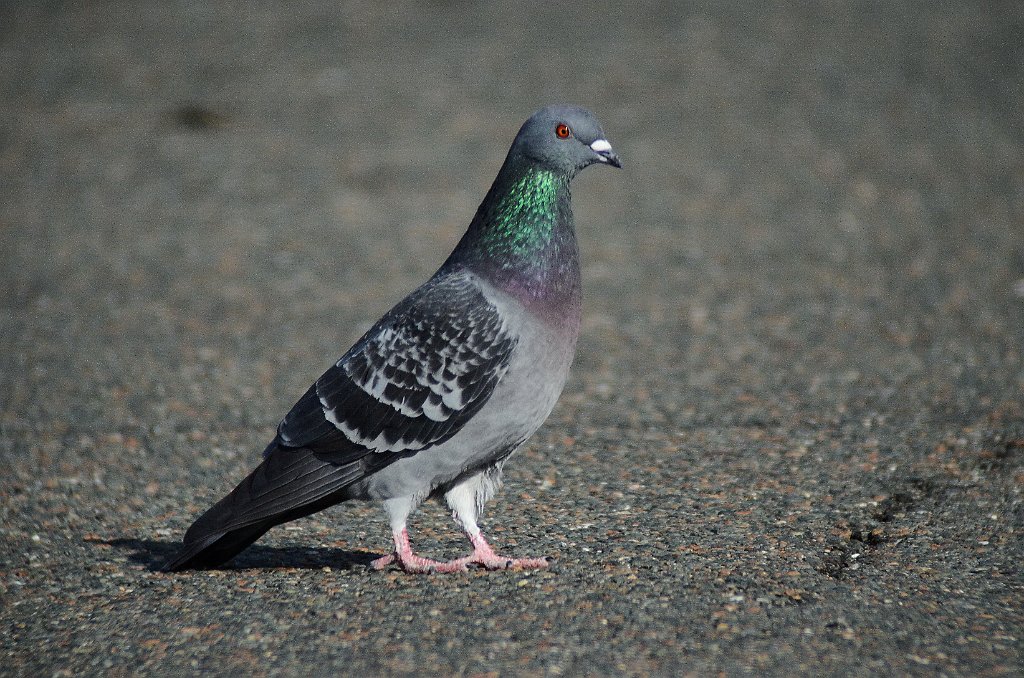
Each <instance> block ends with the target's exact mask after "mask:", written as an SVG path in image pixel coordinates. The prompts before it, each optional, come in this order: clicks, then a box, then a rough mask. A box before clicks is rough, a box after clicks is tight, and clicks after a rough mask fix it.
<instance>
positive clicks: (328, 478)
mask: <svg viewBox="0 0 1024 678" xmlns="http://www.w3.org/2000/svg"><path fill="white" fill-rule="evenodd" d="M365 474H366V465H365V464H364V463H363V462H362V460H360V459H356V460H352V461H349V462H347V463H343V464H333V463H331V462H329V461H324V460H323V459H321V458H319V457H318V456H317V455H316V454H315V453H314V452H313V451H312V450H307V449H289V450H281V449H277V450H274V451H272V452H271V454H269V455H268V456H267V457H266V459H264V460H263V463H262V464H260V465H259V466H258V467H256V469H255V470H254V471H253V472H252V473H250V474H249V475H248V477H246V479H245V480H243V481H242V482H241V483H239V484H238V487H236V488H235V489H233V490H232V491H231V493H230V494H228V495H227V496H226V497H224V498H223V499H221V500H220V501H219V502H217V503H216V504H214V505H213V507H212V508H210V509H209V510H208V511H206V513H204V514H203V515H201V516H200V517H199V518H198V519H197V520H196V521H195V523H193V525H192V527H190V528H189V529H188V531H187V532H186V533H185V539H184V544H183V545H182V548H181V550H180V551H179V552H178V553H177V554H176V555H175V556H174V558H172V559H171V560H169V561H168V562H167V564H166V565H164V570H165V571H167V572H177V571H179V570H188V569H199V568H208V567H216V566H217V565H220V564H222V563H224V562H226V561H228V560H230V559H231V558H233V557H234V556H235V555H237V554H238V553H239V552H241V551H242V550H243V549H245V548H246V547H247V546H249V545H250V544H252V543H253V542H255V541H256V540H257V539H259V538H260V537H262V536H263V535H264V534H265V533H266V532H267V530H269V529H270V528H272V527H274V526H275V525H280V524H281V523H286V522H288V521H290V520H295V519H297V518H302V517H304V516H308V515H310V514H312V513H316V512H317V511H320V510H323V509H325V508H327V507H328V506H332V505H334V504H337V503H339V502H341V501H344V500H345V499H346V498H347V497H346V494H345V490H346V489H347V488H348V487H349V486H350V485H351V484H352V483H354V482H356V481H357V480H359V479H361V478H362V477H363V476H364V475H365Z"/></svg>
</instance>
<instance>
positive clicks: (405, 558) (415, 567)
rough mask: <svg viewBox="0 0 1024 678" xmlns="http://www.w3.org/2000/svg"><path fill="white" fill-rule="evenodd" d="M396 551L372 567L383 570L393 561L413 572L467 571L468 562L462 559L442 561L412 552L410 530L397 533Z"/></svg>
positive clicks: (374, 563) (377, 560) (378, 560)
mask: <svg viewBox="0 0 1024 678" xmlns="http://www.w3.org/2000/svg"><path fill="white" fill-rule="evenodd" d="M394 536H395V551H394V553H391V554H389V555H386V556H384V557H382V558H377V559H376V560H374V561H373V562H372V563H370V567H372V568H373V569H375V570H383V569H384V568H386V567H387V566H388V565H391V564H392V563H397V564H398V566H399V567H400V568H402V570H404V571H405V572H409V573H412V574H430V573H431V572H438V573H450V572H465V571H466V569H467V568H466V564H465V563H463V562H462V561H461V560H449V561H447V562H441V561H439V560H431V559H430V558H424V557H423V556H418V555H416V554H415V553H413V552H412V545H410V544H409V532H408V530H402V531H401V532H396V533H395V535H394Z"/></svg>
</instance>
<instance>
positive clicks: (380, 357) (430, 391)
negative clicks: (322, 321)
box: [276, 271, 516, 462]
mask: <svg viewBox="0 0 1024 678" xmlns="http://www.w3.org/2000/svg"><path fill="white" fill-rule="evenodd" d="M515 345H516V339H515V337H514V336H513V335H512V334H511V333H510V332H509V330H508V329H507V328H506V327H505V324H504V322H503V320H502V317H501V315H500V313H499V312H498V310H497V308H495V307H494V305H493V304H491V303H490V302H489V301H488V300H487V298H486V297H485V296H484V294H483V292H482V291H481V289H480V287H479V285H478V284H477V283H476V281H475V280H474V279H473V277H471V275H470V274H469V273H466V272H464V271H456V272H453V273H450V274H448V275H443V276H437V277H435V278H433V279H431V280H430V281H429V282H427V283H426V284H425V285H423V286H422V287H420V288H419V289H417V290H416V291H415V292H413V293H412V294H410V295H409V296H408V297H406V299H405V300H403V301H402V302H401V303H399V304H398V305H397V306H396V307H395V308H393V309H392V310H391V311H390V312H389V313H388V314H387V315H385V316H384V317H383V318H381V320H380V321H378V322H377V324H376V325H374V327H373V328H372V329H371V330H370V331H369V332H367V333H366V335H364V336H363V338H362V339H360V340H359V341H358V342H356V344H355V345H354V346H353V347H352V348H351V349H350V350H349V351H348V353H346V354H345V355H344V356H343V357H342V358H341V359H340V360H339V361H338V362H337V363H336V364H335V365H334V366H333V367H331V368H330V369H329V370H327V372H325V373H324V374H323V376H321V377H320V378H319V379H318V380H317V381H316V383H315V384H314V385H313V386H312V387H310V389H309V390H308V391H307V392H306V394H305V395H304V396H303V397H302V399H300V400H299V402H298V403H296V404H295V407H293V408H292V410H291V412H289V413H288V415H287V416H286V417H285V418H284V421H282V422H281V425H280V426H279V427H278V438H277V441H276V442H278V444H279V445H281V446H283V447H285V448H288V447H292V448H297V447H302V448H309V449H312V450H314V451H316V452H318V453H322V454H326V455H330V456H331V458H332V461H335V462H346V461H350V460H354V459H357V458H361V457H364V456H366V455H367V454H368V453H370V452H381V453H390V454H387V455H383V457H386V458H388V459H393V458H396V457H397V456H405V455H408V454H412V453H415V452H418V451H420V450H424V449H426V448H428V447H432V446H434V445H439V444H440V443H443V442H444V441H446V440H448V439H449V438H451V437H452V436H453V435H455V434H456V433H458V431H459V430H460V429H461V428H462V427H463V426H465V424H466V422H467V421H469V420H470V419H471V418H472V417H473V415H474V414H476V413H477V412H478V411H479V410H480V408H481V407H483V405H484V403H486V402H487V400H488V399H489V398H490V397H491V394H492V393H493V392H494V387H495V386H496V385H497V383H498V382H499V381H500V380H501V378H502V376H504V374H505V372H506V371H507V370H508V366H509V362H510V360H511V356H512V352H513V350H514V348H515ZM383 457H382V459H381V460H382V461H383Z"/></svg>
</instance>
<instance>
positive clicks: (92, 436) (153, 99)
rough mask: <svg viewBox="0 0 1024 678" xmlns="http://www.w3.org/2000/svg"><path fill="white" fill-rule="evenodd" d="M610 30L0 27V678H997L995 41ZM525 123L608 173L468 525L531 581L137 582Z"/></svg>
mask: <svg viewBox="0 0 1024 678" xmlns="http://www.w3.org/2000/svg"><path fill="white" fill-rule="evenodd" d="M625 5H626V4H625V3H588V4H587V5H586V6H585V7H584V6H582V5H581V6H570V5H566V4H564V3H552V2H546V3H545V2H537V3H517V4H500V5H499V4H495V5H493V6H492V5H484V4H482V3H470V2H428V3H420V4H417V5H412V4H410V5H409V6H407V7H397V6H391V5H384V6H380V5H376V4H373V3H360V2H314V1H312V0H304V1H303V0H300V1H298V2H291V3H287V4H285V3H276V2H257V3H200V2H185V1H170V2H161V3H129V2H107V3H99V2H89V3H17V2H10V3H4V4H3V5H2V6H0V61H2V63H3V68H2V69H0V326H2V330H0V469H2V473H0V502H2V503H0V569H2V571H0V673H2V674H4V675H32V676H36V675H40V676H61V675H67V676H70V675H81V674H93V675H95V674H104V675H128V674H135V673H138V672H142V673H147V674H161V675H182V674H187V673H195V672H202V673H209V674H218V675H268V674H280V675H310V674H313V675H318V674H319V675H327V674H342V675H380V674H411V673H424V672H426V673H430V672H434V673H439V674H442V675H450V674H458V675H476V676H487V675H538V674H545V675H548V674H550V675H557V674H570V675H611V674H622V675H668V674H678V673H690V674H693V675H708V674H712V673H717V672H721V673H724V674H726V675H744V674H757V675H792V674H794V673H799V674H828V675H880V674H881V675H885V674H900V675H905V674H911V675H947V676H956V675H983V676H1001V675H1019V672H1020V671H1021V664H1022V638H1024V575H1022V573H1021V565H1020V564H1021V561H1022V552H1024V548H1022V541H1021V534H1022V529H1024V527H1022V526H1024V503H1022V488H1024V376H1022V375H1024V366H1022V360H1024V358H1022V351H1024V282H1022V280H1024V226H1022V224H1024V159H1022V158H1024V133H1022V129H1024V126H1022V124H1021V121H1022V120H1024V96H1022V94H1021V92H1022V91H1024V87H1022V82H1021V81H1022V73H1024V52H1022V48H1021V44H1022V40H1021V35H1022V34H1024V10H1022V9H1021V7H1022V5H1021V4H1020V3H1015V2H984V3H982V2H977V3H969V2H967V3H955V2H936V3H904V2H878V3H873V2H852V3H840V2H823V3H815V4H811V3H794V4H771V3H761V2H741V3H714V4H686V5H682V4H680V5H673V4H671V3H643V4H636V3H629V4H628V5H629V6H628V7H627V6H625ZM560 101H564V102H574V103H579V104H583V105H586V106H588V107H590V108H592V109H593V110H595V111H596V112H597V113H598V115H599V116H600V118H601V119H602V121H603V122H604V125H605V128H606V130H607V132H608V135H609V138H610V139H611V140H612V142H613V143H614V144H615V146H616V148H617V150H618V151H619V153H620V155H621V156H622V158H623V160H624V162H625V163H626V169H625V170H624V171H622V172H618V173H616V172H610V171H609V172H599V171H591V172H588V173H586V174H584V175H583V176H582V177H581V178H580V179H579V180H578V181H577V183H576V187H575V201H576V214H577V221H578V225H579V231H580V240H581V245H582V250H583V258H584V266H585V269H584V282H585V294H586V301H585V313H584V315H585V318H584V331H583V337H582V339H581V342H580V347H579V354H578V357H577V361H576V365H575V367H574V371H573V375H572V377H571V379H570V382H569V384H568V386H567V388H566V392H565V394H564V395H563V397H562V400H561V401H560V403H559V405H558V406H557V408H556V410H555V412H554V414H553V415H552V417H551V419H550V420H549V422H548V423H547V424H546V425H545V426H544V427H543V428H542V429H541V431H540V432H539V433H538V434H537V435H536V436H535V437H534V438H533V439H532V440H531V441H530V443H529V444H528V446H527V447H526V448H525V449H524V451H523V452H522V453H521V454H520V455H519V456H518V458H516V459H515V460H514V461H513V463H511V464H510V466H509V467H508V473H507V484H506V487H505V489H504V490H503V492H502V493H501V495H500V496H499V498H498V499H497V500H496V501H495V502H493V503H492V505H491V507H490V508H489V510H488V512H487V514H486V516H485V527H486V529H488V531H489V534H490V536H491V537H492V538H493V541H494V542H495V543H496V544H497V545H500V546H501V547H503V548H505V549H506V550H507V551H509V552H511V553H512V554H514V555H542V554H547V555H552V556H555V557H557V559H558V561H557V563H556V565H555V566H554V567H553V568H552V569H551V570H550V571H546V572H541V573H531V574H523V573H500V572H499V573H486V572H473V573H469V574H466V575H460V576H449V577H441V576H426V577H423V576H420V577H417V576H407V575H404V574H401V573H398V572H387V573H373V572H369V571H367V569H366V567H365V566H366V563H367V562H368V561H369V560H370V559H371V558H372V557H374V556H376V555H379V554H381V553H384V552H385V551H386V550H387V549H388V548H389V543H388V530H387V525H386V522H385V520H384V519H383V516H382V514H381V513H380V512H379V511H378V510H377V509H376V508H375V507H372V506H363V505H348V506H342V507H337V508H335V509H332V510H329V511H327V512H325V513H322V514H319V515H317V516H315V517H312V518H310V519H306V520H303V521H299V522H296V523H293V524H292V525H289V526H288V527H286V528H279V529H277V530H274V531H273V532H272V533H270V534H269V535H267V536H266V537H265V538H264V539H263V540H261V541H260V542H259V543H258V544H257V545H256V546H255V547H253V548H252V549H250V550H249V551H247V552H246V553H244V554H243V555H242V556H241V557H239V558H238V559H237V560H236V561H235V562H234V563H233V565H232V567H231V568H229V569H226V570H222V571H213V572H200V573H187V574H182V575H173V576H172V575H166V574H162V573H159V572H157V571H156V568H157V566H158V565H159V564H160V563H161V562H162V560H163V559H164V558H166V557H167V556H168V555H169V554H170V553H171V552H172V551H173V550H174V549H175V547H176V544H177V542H178V540H179V539H180V537H181V534H182V532H183V530H184V528H185V527H187V525H188V524H189V523H190V522H191V519H192V518H193V517H194V516H195V515H196V513H197V512H198V511H200V510H202V509H203V508H205V507H206V506H208V505H209V503H211V502H212V501H213V500H215V499H217V498H218V497H219V496H221V495H222V494H223V493H224V492H225V491H226V490H227V489H229V488H230V487H231V486H232V485H233V483H234V482H236V481H237V480H238V479H240V478H241V477H242V475H243V474H244V473H246V472H247V471H248V469H250V468H251V466H252V465H253V463H254V461H255V459H256V458H257V457H258V455H259V452H260V450H261V449H262V447H263V445H264V444H265V443H266V441H267V440H268V439H269V437H270V436H271V435H272V432H273V430H274V426H275V425H276V423H277V421H278V420H279V418H280V417H281V416H282V415H283V414H284V413H285V411H287V409H288V407H289V406H290V405H291V404H292V402H293V401H294V400H295V399H296V398H297V397H298V396H299V395H301V393H302V392H303V390H304V389H305V388H306V387H307V386H308V384H309V383H310V381H311V380H312V379H314V378H315V377H316V376H317V375H318V374H319V373H320V372H321V371H322V369H323V368H325V367H326V366H327V365H328V364H329V363H330V362H331V361H333V360H334V359H335V358H336V357H337V356H338V355H340V354H341V352H342V351H343V350H344V349H345V348H347V347H348V346H349V344H350V342H351V341H352V340H353V339H355V338H356V337H357V336H358V335H359V334H360V332H361V331H362V330H363V329H365V327H366V326H367V323H369V322H371V321H373V320H374V319H376V318H377V317H378V316H379V315H380V314H381V313H382V312H383V311H384V310H386V309H387V308H388V307H389V306H390V304H391V303H393V302H394V301H396V300H397V299H399V298H400V297H401V296H402V295H404V294H405V293H406V292H408V291H409V290H410V289H411V288H412V287H414V286H415V285H416V284H418V283H419V282H420V281H422V280H423V279H425V277H426V276H428V275H429V274H430V273H431V272H432V271H433V270H434V268H435V267H436V266H437V265H438V264H439V263H440V262H441V261H442V259H443V257H444V256H445V255H446V254H447V252H448V251H449V249H450V248H451V246H452V245H453V244H454V242H455V240H456V239H457V238H458V236H459V235H460V234H461V231H462V229H463V228H464V227H465V225H466V224H467V223H468V221H469V219H470V217H471V215H472V212H473V210H474V208H475V206H476V204H477V202H478V201H479V200H480V198H481V197H482V196H483V193H484V191H485V190H486V188H487V186H488V184H489V182H490V180H491V178H492V177H493V175H494V173H495V171H496V169H497V167H498V165H499V163H500V161H501V159H502V157H503V154H504V152H505V149H506V148H507V145H508V143H509V142H510V140H511V138H512V136H513V134H514V133H515V130H516V128H517V126H518V125H519V123H520V122H521V121H522V119H524V118H525V116H526V115H528V114H529V113H530V112H531V111H532V110H534V109H535V108H537V107H539V106H540V105H542V104H545V103H552V102H560ZM413 536H414V539H415V540H416V542H415V543H417V544H418V546H419V547H420V548H422V549H423V550H424V551H425V552H426V553H427V554H429V555H434V556H438V557H443V556H453V555H456V554H457V553H459V552H460V551H461V550H462V549H463V548H464V546H465V545H464V544H463V543H462V541H461V538H460V537H459V535H458V534H457V533H456V532H455V530H454V529H453V527H452V525H451V524H450V520H449V519H448V517H447V516H446V515H445V511H444V510H442V509H441V508H440V507H438V506H434V505H430V506H426V507H424V509H422V510H421V512H420V513H419V516H418V519H417V520H416V522H415V523H414V524H413Z"/></svg>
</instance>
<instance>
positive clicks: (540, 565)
mask: <svg viewBox="0 0 1024 678" xmlns="http://www.w3.org/2000/svg"><path fill="white" fill-rule="evenodd" d="M469 540H470V541H471V542H472V543H473V552H472V553H471V554H469V555H468V556H466V557H465V558H459V559H458V560H453V561H451V562H452V563H460V564H462V567H463V568H465V567H467V566H469V565H480V566H481V567H484V568H486V569H488V570H542V569H544V568H546V567H548V566H549V565H550V564H551V561H550V560H548V559H547V558H509V557H507V556H501V555H498V554H497V553H495V552H494V549H492V548H491V545H490V544H488V543H487V540H486V539H484V535H483V534H482V533H480V532H477V533H476V534H474V535H470V536H469Z"/></svg>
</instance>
